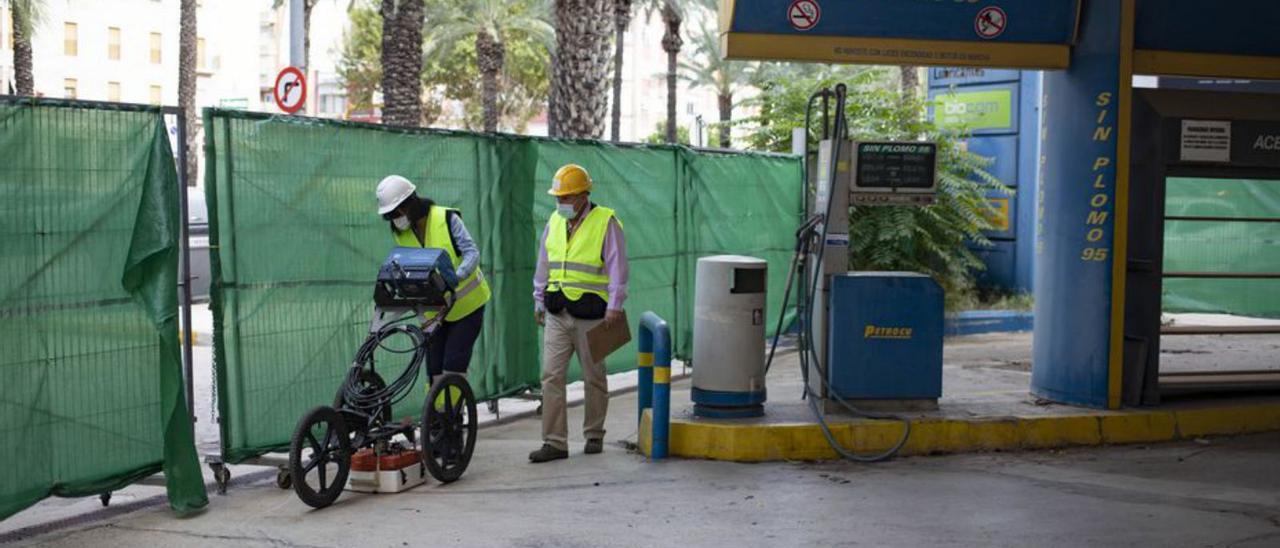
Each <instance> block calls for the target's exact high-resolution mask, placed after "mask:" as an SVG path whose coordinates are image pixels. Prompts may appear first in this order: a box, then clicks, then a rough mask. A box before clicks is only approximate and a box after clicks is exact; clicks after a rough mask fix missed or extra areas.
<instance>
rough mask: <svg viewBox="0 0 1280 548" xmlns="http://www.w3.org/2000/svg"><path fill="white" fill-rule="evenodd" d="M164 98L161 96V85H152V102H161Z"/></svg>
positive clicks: (154, 103)
mask: <svg viewBox="0 0 1280 548" xmlns="http://www.w3.org/2000/svg"><path fill="white" fill-rule="evenodd" d="M162 99H163V98H162V97H161V96H160V86H151V104H153V105H158V104H160V102H161V100H162Z"/></svg>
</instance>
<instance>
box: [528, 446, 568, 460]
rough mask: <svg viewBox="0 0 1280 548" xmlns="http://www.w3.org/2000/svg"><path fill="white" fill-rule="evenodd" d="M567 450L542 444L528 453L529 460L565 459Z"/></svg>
mask: <svg viewBox="0 0 1280 548" xmlns="http://www.w3.org/2000/svg"><path fill="white" fill-rule="evenodd" d="M567 458H569V452H568V451H566V450H564V449H556V448H555V447H552V446H551V445H549V444H546V443H544V444H542V448H541V449H538V450H537V451H534V452H532V453H529V462H534V463H538V462H550V461H553V460H559V459H567Z"/></svg>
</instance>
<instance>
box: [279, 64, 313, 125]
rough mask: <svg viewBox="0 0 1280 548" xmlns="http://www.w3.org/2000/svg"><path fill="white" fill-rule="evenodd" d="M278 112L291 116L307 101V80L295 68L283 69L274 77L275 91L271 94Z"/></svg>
mask: <svg viewBox="0 0 1280 548" xmlns="http://www.w3.org/2000/svg"><path fill="white" fill-rule="evenodd" d="M272 94H273V95H274V96H275V99H276V106H278V107H280V110H282V111H284V112H286V113H288V114H293V113H295V112H298V111H299V110H301V109H302V105H303V104H304V103H306V101H307V79H306V77H304V76H303V75H302V71H301V70H298V68H297V67H285V68H284V70H282V71H280V74H278V75H276V89H275V91H274V92H273V93H272Z"/></svg>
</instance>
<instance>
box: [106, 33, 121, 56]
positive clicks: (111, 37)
mask: <svg viewBox="0 0 1280 548" xmlns="http://www.w3.org/2000/svg"><path fill="white" fill-rule="evenodd" d="M107 59H110V60H112V61H119V60H120V29H119V27H109V28H107Z"/></svg>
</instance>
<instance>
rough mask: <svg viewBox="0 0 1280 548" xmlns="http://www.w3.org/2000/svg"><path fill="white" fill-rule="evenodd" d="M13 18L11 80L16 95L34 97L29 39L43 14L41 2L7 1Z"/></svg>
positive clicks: (38, 0) (41, 0) (34, 0)
mask: <svg viewBox="0 0 1280 548" xmlns="http://www.w3.org/2000/svg"><path fill="white" fill-rule="evenodd" d="M9 7H10V8H11V10H12V16H13V77H14V78H13V79H14V80H15V82H14V83H15V84H16V87H17V89H16V90H15V93H17V94H18V95H26V96H30V95H35V94H36V93H35V92H36V85H35V71H34V69H33V68H32V63H31V37H32V36H33V35H35V31H36V27H37V26H39V25H40V20H41V17H42V15H43V14H44V1H43V0H9Z"/></svg>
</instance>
